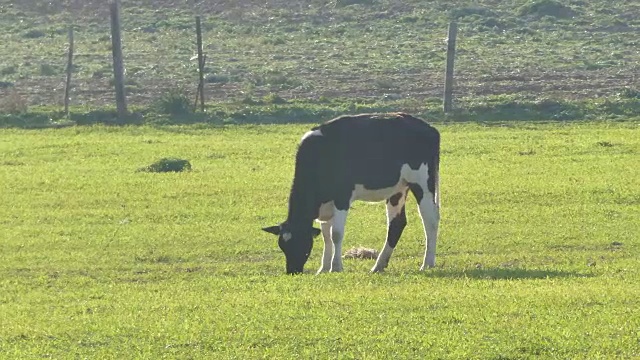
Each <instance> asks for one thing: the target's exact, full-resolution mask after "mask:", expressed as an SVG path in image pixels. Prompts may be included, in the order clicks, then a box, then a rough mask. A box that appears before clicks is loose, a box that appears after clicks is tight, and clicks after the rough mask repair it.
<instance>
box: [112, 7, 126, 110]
mask: <svg viewBox="0 0 640 360" xmlns="http://www.w3.org/2000/svg"><path fill="white" fill-rule="evenodd" d="M111 48H112V51H113V78H114V84H115V90H116V106H117V110H118V118H119V119H120V121H122V119H124V118H125V117H126V116H127V102H126V96H125V89H124V64H123V59H122V38H121V36H120V0H114V1H113V2H112V3H111Z"/></svg>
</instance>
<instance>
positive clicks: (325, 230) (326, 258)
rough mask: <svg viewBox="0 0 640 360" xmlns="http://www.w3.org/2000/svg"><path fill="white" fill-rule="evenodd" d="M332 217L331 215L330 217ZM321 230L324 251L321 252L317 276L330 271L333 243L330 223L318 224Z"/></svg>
mask: <svg viewBox="0 0 640 360" xmlns="http://www.w3.org/2000/svg"><path fill="white" fill-rule="evenodd" d="M332 216H333V215H332ZM320 228H321V229H322V239H323V240H324V250H323V252H322V261H321V263H320V269H318V272H317V273H318V274H320V273H323V272H328V271H331V262H332V258H333V243H332V242H331V221H322V222H320Z"/></svg>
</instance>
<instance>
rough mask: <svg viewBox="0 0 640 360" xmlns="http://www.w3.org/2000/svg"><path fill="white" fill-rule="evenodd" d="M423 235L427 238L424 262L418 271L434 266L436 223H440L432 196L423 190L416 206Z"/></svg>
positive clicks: (436, 235)
mask: <svg viewBox="0 0 640 360" xmlns="http://www.w3.org/2000/svg"><path fill="white" fill-rule="evenodd" d="M418 210H419V211H420V217H421V218H422V225H423V227H424V233H425V236H426V238H427V245H426V250H425V252H424V261H423V262H422V266H421V267H420V270H425V269H427V268H432V267H434V266H436V239H437V238H438V223H439V222H440V210H439V209H438V204H436V201H435V198H434V194H432V193H430V192H429V191H428V190H427V189H426V188H425V189H424V197H423V198H422V201H420V204H418Z"/></svg>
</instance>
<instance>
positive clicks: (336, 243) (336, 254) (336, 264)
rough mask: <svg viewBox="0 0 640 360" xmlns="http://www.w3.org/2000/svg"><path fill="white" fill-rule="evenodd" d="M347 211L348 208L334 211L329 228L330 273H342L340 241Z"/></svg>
mask: <svg viewBox="0 0 640 360" xmlns="http://www.w3.org/2000/svg"><path fill="white" fill-rule="evenodd" d="M348 209H349V207H348V206H347V208H346V209H345V210H338V209H337V208H336V209H334V213H333V224H332V226H331V241H332V242H333V258H332V259H331V272H340V271H342V239H343V238H344V227H345V224H346V222H347V214H348V212H349V210H348Z"/></svg>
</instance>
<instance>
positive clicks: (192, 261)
mask: <svg viewBox="0 0 640 360" xmlns="http://www.w3.org/2000/svg"><path fill="white" fill-rule="evenodd" d="M638 125H639V124H638V122H637V121H631V120H629V121H625V122H587V123H582V122H577V123H570V124H568V123H507V124H502V125H501V124H495V125H490V126H485V125H481V124H470V123H468V124H436V126H437V127H438V128H439V129H440V130H441V133H442V137H443V155H442V180H441V186H442V199H443V204H442V223H441V229H442V230H441V238H440V242H439V248H438V256H437V267H436V268H435V269H432V270H429V271H426V272H423V273H421V272H418V267H419V266H420V262H421V260H422V252H423V246H424V245H423V243H424V240H423V235H422V228H421V225H420V223H419V221H418V216H417V211H416V209H415V203H413V202H412V203H411V206H410V207H409V209H408V220H409V225H408V227H407V229H406V230H405V234H404V236H403V238H402V239H401V240H400V243H399V245H398V248H397V251H396V252H395V254H394V256H393V258H392V260H391V263H390V266H389V268H388V270H387V272H386V273H384V274H375V275H372V274H368V273H367V271H368V270H369V268H370V267H371V266H372V265H373V261H371V260H346V261H345V272H344V273H342V274H323V275H321V276H313V275H311V274H312V273H314V272H315V270H316V268H317V267H318V266H319V258H320V253H321V250H320V249H321V244H320V243H317V245H316V247H315V249H314V251H313V253H312V256H311V259H310V261H309V262H308V264H307V269H306V270H307V272H308V274H305V275H301V276H295V277H291V276H285V275H284V257H283V255H282V254H281V252H280V250H279V249H278V248H277V245H276V242H275V239H273V238H272V236H269V235H268V234H265V233H263V232H261V231H260V228H261V227H262V226H266V225H273V224H275V223H276V222H278V221H281V220H283V219H284V217H285V213H286V201H287V196H288V190H289V185H290V181H291V176H292V170H293V153H294V151H295V147H296V143H297V141H298V139H299V138H300V136H301V134H302V133H303V132H304V131H305V130H306V129H307V128H308V126H300V125H261V126H225V127H222V126H221V127H204V126H197V125H192V126H189V127H149V126H144V127H118V128H116V127H103V126H94V127H73V128H65V129H58V130H53V129H50V130H38V131H29V130H18V129H4V130H2V131H1V132H0V224H1V226H0V227H1V228H2V231H0V358H7V359H9V358H16V359H17V358H21V359H27V358H55V359H61V358H114V359H115V358H117V359H125V358H148V359H157V358H184V359H188V358H217V359H218V358H219V359H232V358H237V359H246V358H356V359H381V358H407V359H408V358H411V359H416V358H477V359H522V358H536V359H537V358H562V359H567V358H576V359H587V358H588V359H596V358H621V359H625V358H626V359H631V358H638V357H640V317H638V314H637V311H638V309H639V308H640V287H638V286H637V284H638V283H640V263H638V255H637V254H638V252H639V251H640V222H639V221H638V219H639V218H640V186H639V183H638V179H639V178H640V167H638V154H639V152H640V136H638ZM166 156H176V157H182V158H186V159H189V160H190V161H191V163H192V165H193V170H192V171H191V172H186V173H178V174H151V173H143V172H136V170H137V169H138V168H140V167H143V166H145V165H148V164H150V163H151V162H153V161H155V160H157V159H158V158H161V157H166ZM384 227H385V215H384V205H383V204H367V203H356V204H355V205H354V208H353V210H352V212H351V215H350V217H349V220H348V223H347V233H346V239H345V247H346V248H347V249H348V248H349V247H351V246H366V247H375V248H380V247H381V246H382V242H383V237H384Z"/></svg>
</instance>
